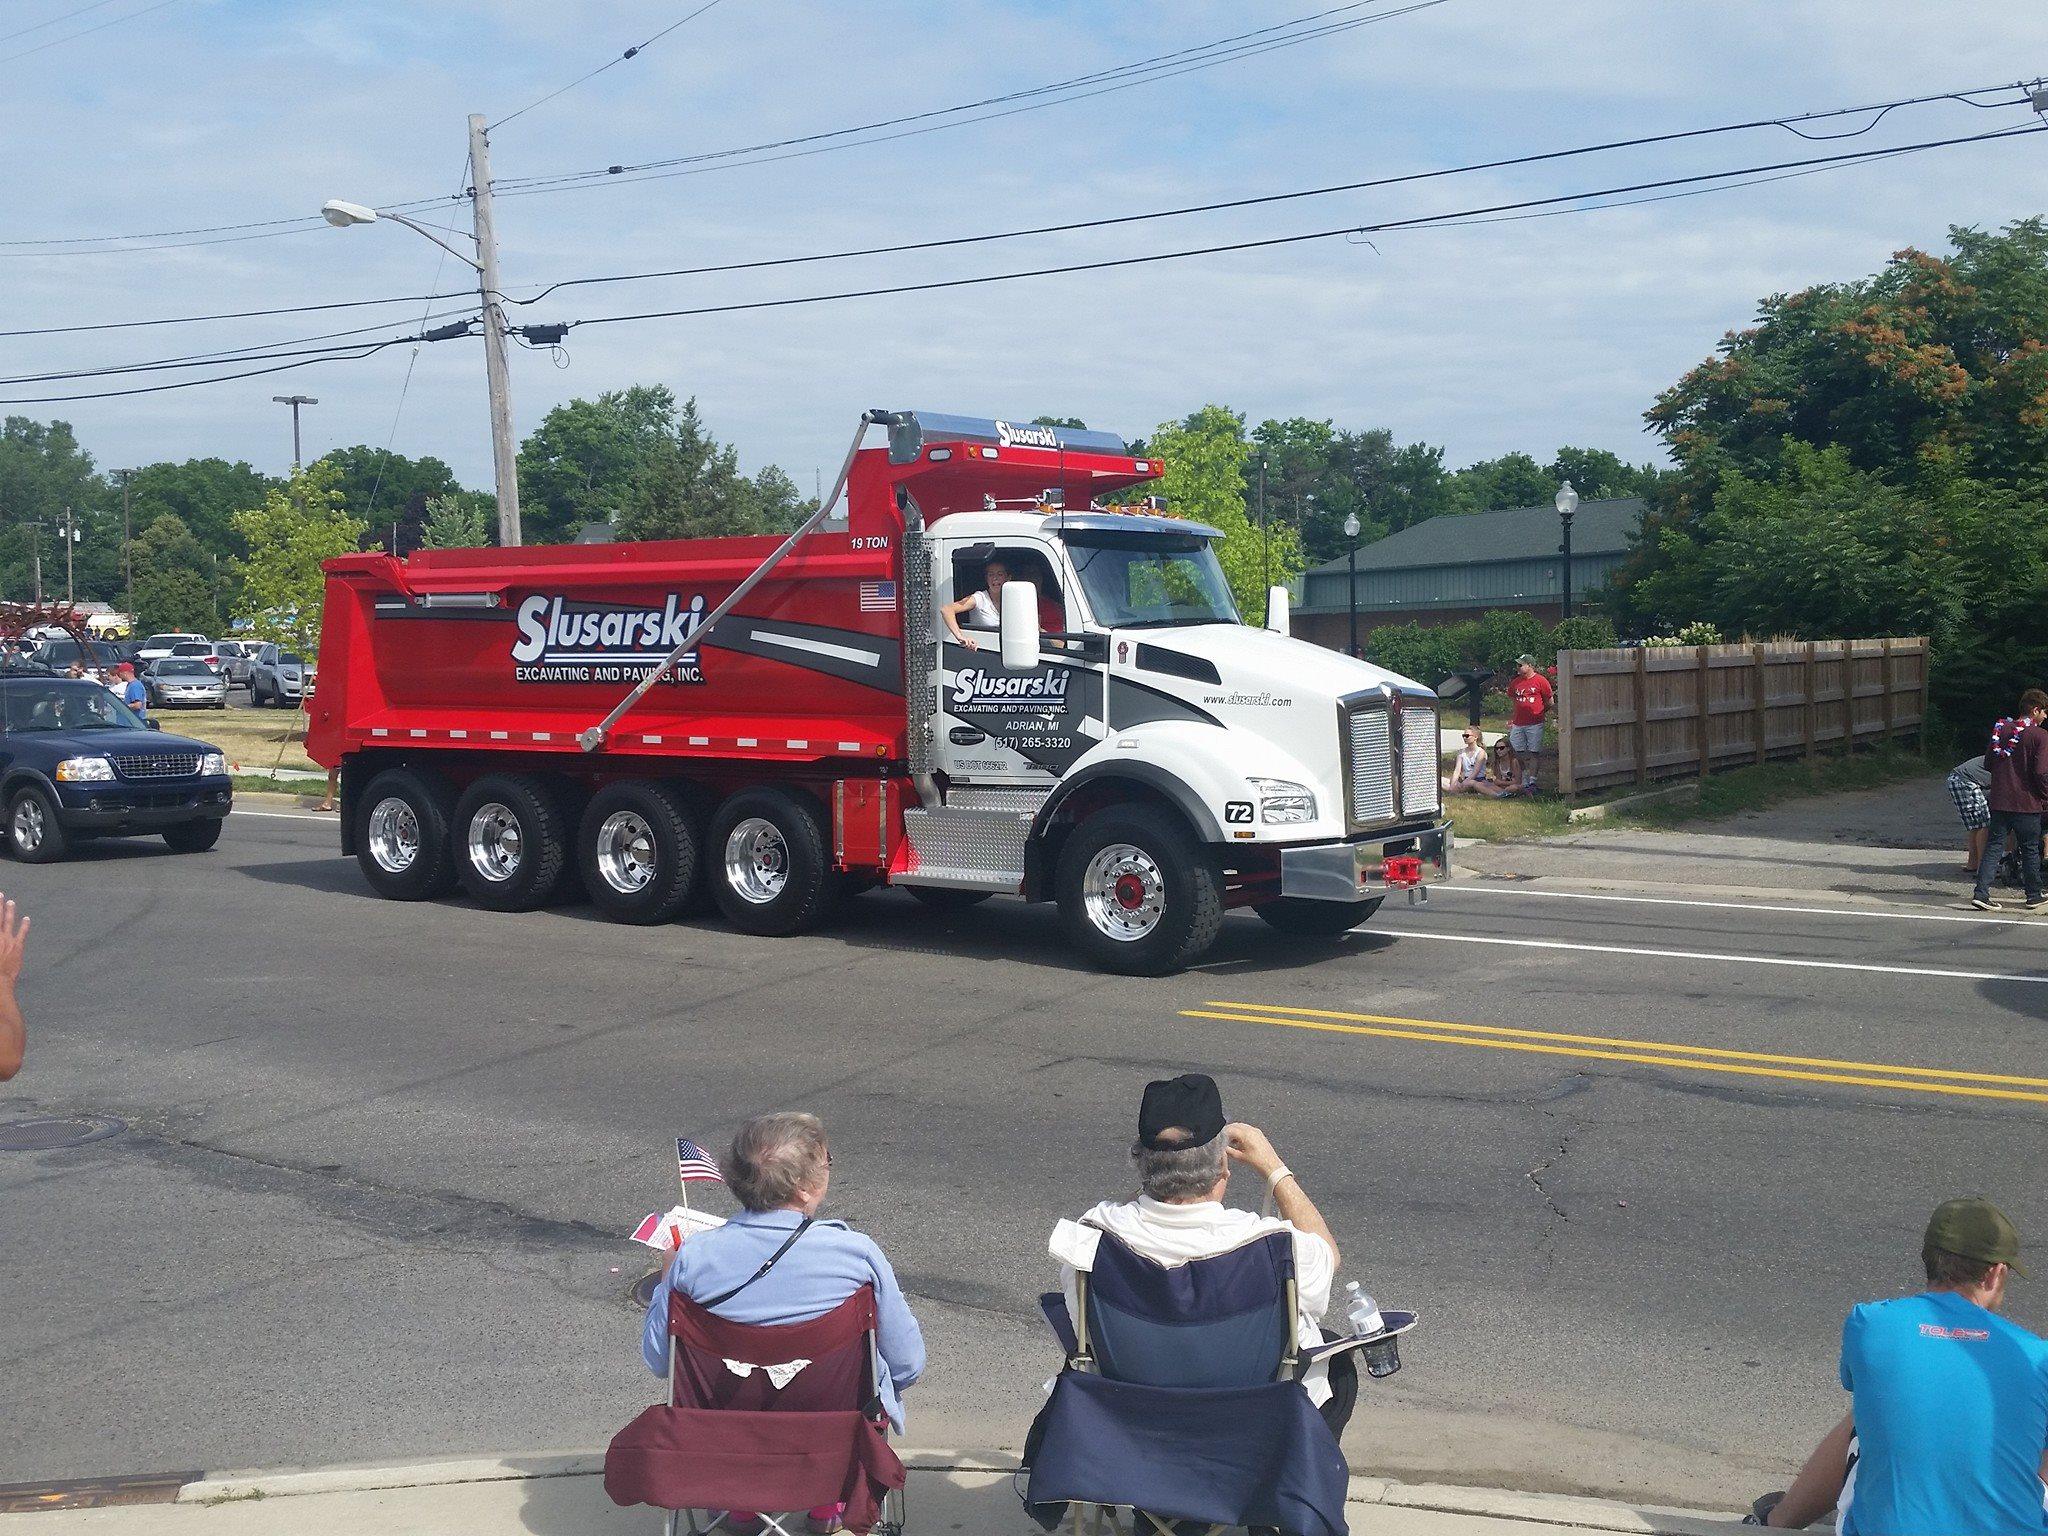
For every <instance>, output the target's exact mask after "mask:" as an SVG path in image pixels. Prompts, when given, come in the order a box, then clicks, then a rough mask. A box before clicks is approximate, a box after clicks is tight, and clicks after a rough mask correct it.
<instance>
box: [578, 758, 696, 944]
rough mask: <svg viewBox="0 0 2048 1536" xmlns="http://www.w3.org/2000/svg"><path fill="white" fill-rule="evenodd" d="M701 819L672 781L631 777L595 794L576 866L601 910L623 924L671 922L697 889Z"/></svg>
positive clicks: (585, 819)
mask: <svg viewBox="0 0 2048 1536" xmlns="http://www.w3.org/2000/svg"><path fill="white" fill-rule="evenodd" d="M697 856H698V847H697V822H696V818H695V817H693V816H692V815H691V814H690V811H689V807H688V806H687V805H685V804H684V802H683V797H682V796H681V795H680V794H678V793H677V792H676V791H675V790H673V789H671V788H669V786H667V785H666V784H655V783H650V782H648V781H647V780H644V779H628V780H626V781H624V782H623V783H618V784H610V785H607V786H606V787H605V788H603V789H600V790H599V791H598V792H597V793H596V794H594V795H592V796H591V797H590V804H589V805H587V806H585V807H584V810H583V820H582V824H581V825H580V826H579V827H578V828H577V831H576V863H577V867H578V869H579V870H580V871H581V872H582V875H583V885H584V888H585V889H586V890H588V891H589V892H590V900H591V903H592V905H594V906H595V907H596V908H597V909H598V911H600V912H602V913H603V914H604V915H605V916H606V917H608V918H610V919H611V920H612V921H613V922H615V923H665V922H667V921H669V920H670V919H671V918H673V917H675V916H676V915H677V914H678V913H679V912H681V911H682V910H683V907H684V906H685V905H686V904H687V903H688V902H689V900H690V897H691V896H692V895H694V894H695V892H696V889H697V875H698V869H697V865H698V857H697Z"/></svg>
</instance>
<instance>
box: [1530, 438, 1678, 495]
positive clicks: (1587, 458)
mask: <svg viewBox="0 0 2048 1536" xmlns="http://www.w3.org/2000/svg"><path fill="white" fill-rule="evenodd" d="M1548 474H1549V476H1550V485H1551V494H1552V495H1555V494H1556V491H1557V487H1558V486H1559V485H1561V484H1562V483H1563V482H1565V481H1567V480H1569V481H1571V483H1572V489H1573V490H1575V491H1577V492H1578V493H1579V494H1580V495H1581V496H1583V497H1584V498H1585V499H1586V500H1588V501H1605V500H1610V499H1613V498H1615V497H1621V496H1649V495H1652V494H1654V493H1655V491H1656V489H1657V484H1658V482H1659V481H1660V480H1661V479H1662V478H1663V472H1662V471H1661V470H1659V469H1658V468H1657V466H1656V465H1654V464H1629V463H1626V462H1624V461H1623V460H1622V459H1621V457H1620V456H1619V455H1617V454H1612V453H1609V452H1608V451H1607V450H1606V449H1605V448H1560V449H1558V450H1557V457H1555V458H1554V459H1552V460H1551V461H1550V468H1549V470H1548Z"/></svg>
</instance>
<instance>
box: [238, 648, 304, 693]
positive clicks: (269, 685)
mask: <svg viewBox="0 0 2048 1536" xmlns="http://www.w3.org/2000/svg"><path fill="white" fill-rule="evenodd" d="M313 676H314V668H313V667H312V666H311V665H310V664H309V663H308V662H307V661H306V660H305V659H304V658H303V657H301V656H300V655H299V654H298V652H296V651H288V650H286V649H284V647H282V646H280V645H277V644H275V643H273V642H271V641H267V640H266V641H265V642H264V643H263V644H262V645H260V646H258V647H257V648H256V659H255V660H254V661H252V662H250V663H249V702H250V703H251V704H255V705H258V706H261V705H264V704H277V705H280V706H281V705H285V704H294V705H295V704H297V703H299V702H300V701H301V700H302V699H304V698H306V697H308V696H310V695H311V693H312V692H313Z"/></svg>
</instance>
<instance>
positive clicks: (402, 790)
mask: <svg viewBox="0 0 2048 1536" xmlns="http://www.w3.org/2000/svg"><path fill="white" fill-rule="evenodd" d="M355 811H356V837H355V844H356V863H357V864H358V865H360V866H361V868H362V871H363V878H364V879H365V880H367V881H368V882H369V884H370V889H371V890H373V891H375V892H376V893H377V894H378V895H379V896H382V897H383V898H384V899H385V900H387V901H426V900H429V899H430V898H432V897H435V896H443V895H446V894H447V893H448V892H449V891H451V890H453V889H454V888H455V862H454V851H453V849H452V848H451V847H450V845H449V841H448V823H449V820H450V818H451V817H452V816H453V815H454V812H455V794H454V791H452V790H451V789H449V788H448V786H447V785H446V784H444V783H442V782H441V780H440V779H438V778H436V777H434V776H433V775H431V774H425V773H417V772H415V771H413V770H412V769H410V768H387V769H385V770H384V771H383V772H382V773H380V774H378V775H377V776H376V777H375V778H374V779H372V780H370V782H369V785H368V786H367V787H366V788H365V789H364V790H363V792H362V794H361V795H360V796H358V797H357V798H356V802H355Z"/></svg>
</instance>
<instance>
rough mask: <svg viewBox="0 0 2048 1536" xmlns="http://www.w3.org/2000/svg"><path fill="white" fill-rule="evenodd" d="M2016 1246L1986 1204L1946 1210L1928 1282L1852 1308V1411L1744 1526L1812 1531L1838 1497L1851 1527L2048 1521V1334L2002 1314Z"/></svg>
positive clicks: (1960, 1203) (1936, 1231)
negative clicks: (2042, 1334) (1785, 1486)
mask: <svg viewBox="0 0 2048 1536" xmlns="http://www.w3.org/2000/svg"><path fill="white" fill-rule="evenodd" d="M2019 1251H2020V1239H2019V1233H2018V1231H2017V1230H2016V1229H2015V1228H2014V1227H2013V1224H2012V1223H2011V1222H2010V1221H2009V1220H2007V1219H2006V1216H2005V1213H2004V1212H2003V1211H2001V1210H1999V1209H1998V1207H1997V1206H1995V1205H1993V1204H1992V1203H1991V1202H1990V1201H1988V1200H1976V1199H1965V1200H1950V1201H1947V1202H1946V1203H1944V1204H1942V1205H1941V1206H1939V1207H1937V1208H1936V1210H1935V1212H1934V1215H1933V1216H1932V1217H1931V1218H1930V1219H1929V1220H1928V1223H1927V1231H1926V1235H1925V1236H1924V1237H1923V1238H1922V1239H1921V1244H1920V1261H1921V1264H1922V1266H1923V1267H1924V1268H1925V1270H1926V1273H1927V1289H1926V1290H1925V1291H1923V1292H1921V1293H1920V1294H1919V1295H1917V1296H1905V1297H1898V1298H1895V1299H1893V1300H1890V1301H1871V1302H1865V1303H1863V1305H1861V1306H1859V1307H1856V1308H1853V1309H1852V1310H1851V1311H1850V1313H1849V1318H1848V1321H1847V1322H1846V1323H1844V1324H1843V1325H1842V1363H1841V1376H1842V1386H1843V1387H1844V1388H1845V1389H1846V1390H1847V1391H1848V1392H1849V1393H1850V1394H1851V1396H1852V1400H1853V1401H1852V1406H1851V1409H1850V1412H1849V1416H1848V1417H1847V1418H1845V1419H1843V1420H1842V1422H1841V1423H1839V1424H1837V1425H1836V1426H1835V1427H1834V1428H1833V1429H1831V1430H1829V1431H1828V1433H1827V1435H1826V1436H1825V1437H1824V1438H1823V1439H1822V1440H1821V1443H1820V1445H1819V1446H1818V1447H1817V1448H1816V1449H1815V1451H1814V1453H1813V1455H1812V1456H1810V1457H1809V1458H1808V1459H1807V1462H1806V1465H1805V1466H1804V1467H1802V1468H1801V1469H1800V1471H1799V1476H1798V1477H1796V1478H1795V1479H1794V1480H1793V1482H1792V1486H1791V1487H1790V1488H1789V1489H1788V1490H1786V1491H1785V1492H1784V1493H1782V1494H1769V1493H1767V1494H1765V1495H1764V1496H1763V1497H1762V1498H1760V1499H1758V1500H1757V1501H1756V1504H1755V1506H1754V1507H1753V1508H1752V1509H1751V1511H1750V1513H1749V1515H1748V1516H1747V1517H1746V1518H1745V1519H1744V1521H1743V1524H1745V1525H1764V1526H1770V1527H1772V1528H1773V1529H1776V1530H1804V1529H1805V1528H1806V1527H1807V1526H1809V1525H1811V1524H1813V1523H1814V1522H1815V1521H1816V1520H1819V1519H1821V1518H1822V1517H1823V1516H1825V1515H1826V1514H1827V1513H1828V1511H1829V1509H1830V1508H1834V1509H1835V1510H1836V1511H1837V1512H1836V1517H1835V1526H1836V1529H1837V1530H1838V1531H1839V1532H1840V1533H1841V1536H1955V1533H1958V1532H1964V1531H1974V1532H1985V1533H1990V1532H2038V1531H2044V1530H2048V1487H2044V1483H2048V1341H2044V1340H2042V1339H2040V1338H2037V1337H2035V1336H2034V1335H2033V1334H2031V1333H2029V1332H2027V1330H2026V1329H2024V1328H2022V1327H2020V1326H2019V1325H2018V1324H2016V1323H2012V1322H2008V1321H2007V1320H2006V1319H2004V1318H2002V1317H2000V1316H1998V1315H1997V1314H1998V1309H1999V1308H2000V1306H2001V1305H2002V1304H2003V1303H2004V1300H2005V1286H2006V1280H2007V1277H2008V1276H2010V1275H2024V1273H2025V1272H2024V1271H2023V1270H2021V1269H2020V1267H2019Z"/></svg>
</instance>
